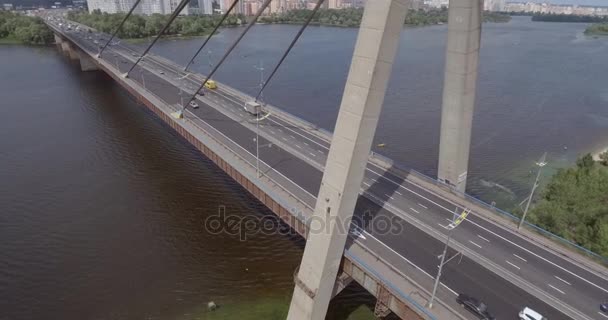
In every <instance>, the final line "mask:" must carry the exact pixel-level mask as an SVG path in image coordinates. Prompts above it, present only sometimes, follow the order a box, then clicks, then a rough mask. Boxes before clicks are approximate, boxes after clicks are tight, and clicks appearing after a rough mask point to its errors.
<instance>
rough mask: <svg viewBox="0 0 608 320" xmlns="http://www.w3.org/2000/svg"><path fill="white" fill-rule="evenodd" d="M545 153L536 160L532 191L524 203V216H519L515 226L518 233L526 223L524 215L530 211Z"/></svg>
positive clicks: (545, 163) (545, 158)
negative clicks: (517, 223) (536, 169)
mask: <svg viewBox="0 0 608 320" xmlns="http://www.w3.org/2000/svg"><path fill="white" fill-rule="evenodd" d="M546 160H547V153H546V152H545V153H544V154H543V156H542V157H541V158H540V160H538V162H537V163H536V165H537V166H538V172H537V173H536V179H535V180H534V184H533V185H532V191H530V196H528V202H527V203H526V208H525V209H524V214H523V215H522V216H521V219H520V220H519V225H517V230H518V231H519V230H520V229H521V227H522V226H523V225H524V222H525V221H526V215H528V209H530V203H531V202H532V198H534V191H536V187H538V182H539V180H540V174H541V172H542V171H543V167H544V166H546V165H547V161H546Z"/></svg>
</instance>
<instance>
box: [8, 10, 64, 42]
mask: <svg viewBox="0 0 608 320" xmlns="http://www.w3.org/2000/svg"><path fill="white" fill-rule="evenodd" d="M51 43H53V34H52V33H51V30H50V29H49V28H48V27H47V26H46V25H45V24H44V23H43V21H42V19H40V18H38V17H28V16H24V15H22V14H17V13H12V12H3V11H0V44H27V45H47V44H51Z"/></svg>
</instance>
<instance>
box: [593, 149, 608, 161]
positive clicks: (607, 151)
mask: <svg viewBox="0 0 608 320" xmlns="http://www.w3.org/2000/svg"><path fill="white" fill-rule="evenodd" d="M603 153H608V147H606V148H604V149H600V150H598V151H596V152H594V153H592V154H591V155H592V156H593V160H595V161H601V160H602V159H601V158H600V155H602V154H603Z"/></svg>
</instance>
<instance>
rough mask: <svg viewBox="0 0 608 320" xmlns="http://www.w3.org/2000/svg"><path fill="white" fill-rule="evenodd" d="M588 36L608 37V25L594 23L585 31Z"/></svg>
mask: <svg viewBox="0 0 608 320" xmlns="http://www.w3.org/2000/svg"><path fill="white" fill-rule="evenodd" d="M585 34H586V35H589V36H608V23H595V24H592V25H591V26H589V27H588V28H587V29H585Z"/></svg>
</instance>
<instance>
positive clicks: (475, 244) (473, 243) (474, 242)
mask: <svg viewBox="0 0 608 320" xmlns="http://www.w3.org/2000/svg"><path fill="white" fill-rule="evenodd" d="M469 242H470V243H472V244H473V245H475V246H477V247H478V248H479V249H481V246H480V245H478V244H477V243H475V242H473V241H471V240H469Z"/></svg>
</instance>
